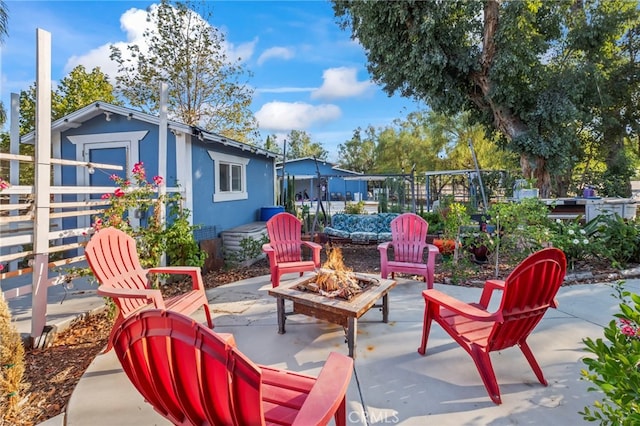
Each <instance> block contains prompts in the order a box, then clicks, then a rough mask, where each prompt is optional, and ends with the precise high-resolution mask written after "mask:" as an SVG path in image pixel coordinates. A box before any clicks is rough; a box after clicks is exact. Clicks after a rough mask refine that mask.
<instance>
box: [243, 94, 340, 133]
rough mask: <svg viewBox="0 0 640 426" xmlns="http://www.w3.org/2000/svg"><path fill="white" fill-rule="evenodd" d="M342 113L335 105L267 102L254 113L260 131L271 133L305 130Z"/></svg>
mask: <svg viewBox="0 0 640 426" xmlns="http://www.w3.org/2000/svg"><path fill="white" fill-rule="evenodd" d="M341 115H342V111H341V110H340V108H339V107H337V106H336V105H331V104H323V105H311V104H307V103H303V102H294V103H291V102H277V101H274V102H268V103H266V104H264V105H262V107H261V108H260V110H259V111H258V112H256V113H255V116H256V119H257V120H258V123H259V125H260V128H261V129H266V130H273V131H285V132H288V131H291V130H305V129H308V128H309V127H310V126H311V125H313V124H315V123H326V122H329V121H334V120H337V119H338V118H340V116H341Z"/></svg>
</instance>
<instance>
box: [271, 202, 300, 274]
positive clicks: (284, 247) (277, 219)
mask: <svg viewBox="0 0 640 426" xmlns="http://www.w3.org/2000/svg"><path fill="white" fill-rule="evenodd" d="M267 233H268V234H269V240H270V242H271V246H272V247H273V249H274V250H275V252H276V260H277V262H278V263H280V262H298V261H299V260H300V259H301V256H302V253H301V248H302V244H301V241H302V224H301V223H300V221H299V220H298V218H297V217H295V216H294V215H292V214H291V213H287V212H282V213H278V214H276V215H275V216H273V217H272V218H271V219H269V220H268V221H267Z"/></svg>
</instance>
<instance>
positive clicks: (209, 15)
mask: <svg viewBox="0 0 640 426" xmlns="http://www.w3.org/2000/svg"><path fill="white" fill-rule="evenodd" d="M200 4H201V5H202V7H201V8H200V9H197V8H196V7H195V4H194V3H193V2H191V1H187V2H175V4H173V5H172V4H171V2H170V1H168V0H162V1H161V3H160V4H159V5H158V6H157V7H153V8H150V9H149V11H148V12H147V20H148V21H149V22H150V24H151V28H150V29H148V30H146V31H145V32H144V33H143V38H144V40H145V43H144V45H145V46H146V47H148V50H147V48H145V49H143V48H141V46H138V45H135V44H133V45H128V46H127V48H126V52H123V51H121V50H120V49H119V48H117V47H116V46H113V45H112V46H111V56H110V58H111V59H112V60H113V61H115V62H116V63H117V64H118V74H117V75H116V87H117V89H118V91H119V92H120V93H121V94H122V95H123V96H124V97H125V98H126V99H127V100H128V102H129V103H130V104H131V105H133V106H135V107H139V108H141V109H142V110H143V111H145V112H149V113H157V112H158V111H159V102H160V85H161V83H166V84H167V86H168V91H169V102H168V103H169V105H168V109H169V114H170V115H172V116H174V117H177V119H178V120H179V121H181V122H182V123H185V124H188V125H193V126H202V127H204V128H205V129H207V130H212V131H215V132H217V133H219V134H221V135H224V136H226V137H229V138H231V139H235V140H239V141H242V142H250V141H252V140H253V139H254V138H255V137H256V128H257V123H256V120H255V118H254V116H253V113H252V112H251V109H250V106H251V101H252V97H253V89H252V88H251V87H250V86H249V84H248V83H247V82H246V81H245V76H247V77H248V76H250V73H248V72H247V71H246V70H245V69H244V67H243V65H242V62H241V60H240V58H229V57H227V55H226V51H227V50H226V48H225V43H226V40H225V36H224V33H223V32H222V31H221V30H220V29H218V28H216V27H214V26H212V25H211V24H209V22H212V20H213V9H212V7H211V6H210V5H208V4H207V3H206V2H202V3H200Z"/></svg>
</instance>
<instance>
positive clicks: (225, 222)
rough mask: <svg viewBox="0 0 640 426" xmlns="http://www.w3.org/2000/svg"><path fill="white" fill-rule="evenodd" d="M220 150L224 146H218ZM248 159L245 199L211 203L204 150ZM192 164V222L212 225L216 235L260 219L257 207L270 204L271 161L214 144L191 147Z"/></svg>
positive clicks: (210, 173) (210, 178) (211, 167)
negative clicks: (246, 195) (246, 196)
mask: <svg viewBox="0 0 640 426" xmlns="http://www.w3.org/2000/svg"><path fill="white" fill-rule="evenodd" d="M222 148H224V147H222ZM209 150H215V151H217V152H222V153H224V154H229V155H236V156H243V157H246V158H249V159H250V161H249V164H248V165H247V182H246V184H247V192H248V199H246V200H238V201H223V202H215V203H214V202H213V192H214V183H215V182H214V170H215V168H214V162H213V160H212V159H211V157H210V156H209V153H208V151H209ZM192 156H193V158H192V161H193V176H194V180H193V194H194V205H193V223H194V224H206V226H215V231H216V233H220V232H222V231H224V230H227V229H230V228H235V227H237V226H240V225H243V224H246V223H250V222H255V221H258V220H259V219H260V208H261V207H267V206H272V205H273V202H274V187H273V182H274V175H273V161H272V159H267V158H266V157H263V156H259V155H254V154H251V153H248V152H242V151H239V150H234V149H231V148H226V149H218V148H217V146H216V145H212V144H205V145H194V146H193V151H192Z"/></svg>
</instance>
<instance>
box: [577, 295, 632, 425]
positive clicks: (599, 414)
mask: <svg viewBox="0 0 640 426" xmlns="http://www.w3.org/2000/svg"><path fill="white" fill-rule="evenodd" d="M614 289H615V293H614V295H615V296H616V297H617V298H618V299H619V300H620V305H619V306H620V312H618V313H616V314H615V315H614V316H615V317H616V319H613V320H611V322H610V323H609V325H608V326H607V327H605V329H604V339H602V338H597V339H595V340H594V339H591V338H586V339H584V340H583V342H584V344H585V345H586V350H587V351H588V352H589V353H591V354H592V355H593V356H589V357H585V358H584V359H583V362H584V364H585V365H586V366H587V369H583V370H582V372H581V373H582V378H583V379H584V380H588V381H590V382H591V383H593V385H594V386H591V387H589V391H592V392H600V393H601V395H602V400H598V401H595V402H594V403H593V406H591V407H585V408H584V410H583V411H580V412H579V413H580V414H581V415H582V416H583V418H584V419H585V420H587V421H592V422H600V424H602V425H622V426H631V425H637V424H640V295H638V294H634V293H631V292H629V291H625V290H624V282H618V283H617V284H616V286H615V287H614ZM605 340H606V341H605Z"/></svg>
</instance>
